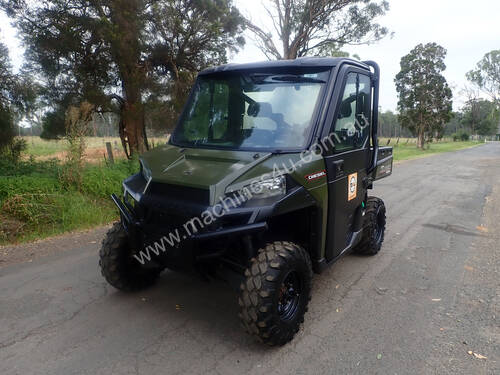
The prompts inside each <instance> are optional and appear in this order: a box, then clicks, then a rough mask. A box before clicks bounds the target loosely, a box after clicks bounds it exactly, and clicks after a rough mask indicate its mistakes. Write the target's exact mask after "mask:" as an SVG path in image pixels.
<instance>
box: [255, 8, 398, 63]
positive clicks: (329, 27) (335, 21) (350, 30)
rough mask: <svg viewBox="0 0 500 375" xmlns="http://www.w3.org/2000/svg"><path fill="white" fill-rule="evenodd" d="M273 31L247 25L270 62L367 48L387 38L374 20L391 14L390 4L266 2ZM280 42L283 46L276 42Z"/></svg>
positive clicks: (384, 29) (385, 32)
mask: <svg viewBox="0 0 500 375" xmlns="http://www.w3.org/2000/svg"><path fill="white" fill-rule="evenodd" d="M266 2H267V3H268V5H267V6H266V5H264V8H265V11H266V13H267V19H268V20H269V23H272V25H273V29H274V30H273V31H271V30H268V29H265V28H263V27H260V26H258V25H257V24H256V23H254V22H252V21H251V20H247V21H246V25H247V27H248V29H249V30H250V31H252V33H253V34H254V35H255V37H256V41H257V43H258V47H259V48H260V50H261V51H262V52H263V53H264V54H265V55H266V56H267V58H269V59H278V60H281V59H296V58H298V57H302V56H306V55H318V54H322V53H328V52H330V51H340V48H342V46H344V45H346V44H366V43H370V42H373V41H377V40H380V39H381V38H383V37H384V36H386V35H387V34H388V30H387V28H385V27H382V26H380V25H379V24H378V23H376V22H375V20H376V19H377V18H378V17H379V16H382V15H384V14H385V13H386V12H387V11H388V10H389V3H388V2H387V1H372V0H329V1H326V0H267V1H266ZM278 39H279V41H280V43H281V46H280V47H278V46H277V44H275V41H277V40H278Z"/></svg>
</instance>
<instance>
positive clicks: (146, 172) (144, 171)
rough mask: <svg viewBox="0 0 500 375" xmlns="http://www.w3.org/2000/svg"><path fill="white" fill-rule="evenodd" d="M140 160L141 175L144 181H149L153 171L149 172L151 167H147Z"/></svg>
mask: <svg viewBox="0 0 500 375" xmlns="http://www.w3.org/2000/svg"><path fill="white" fill-rule="evenodd" d="M140 162H141V174H142V177H144V179H145V180H146V181H149V180H150V179H151V176H152V175H153V173H152V172H151V169H149V168H148V167H146V165H144V162H143V161H142V160H141V161H140Z"/></svg>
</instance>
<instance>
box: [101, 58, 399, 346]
mask: <svg viewBox="0 0 500 375" xmlns="http://www.w3.org/2000/svg"><path fill="white" fill-rule="evenodd" d="M379 76H380V73H379V67H378V65H377V64H376V63H374V62H371V61H367V62H359V61H355V60H351V59H343V58H301V59H297V60H293V61H273V62H264V63H255V64H243V65H233V64H230V65H225V66H220V67H215V68H210V69H207V70H205V71H203V72H202V73H200V74H199V76H198V78H197V81H196V83H195V85H194V87H193V89H192V92H191V95H190V97H189V99H188V102H187V104H186V106H185V109H184V111H183V113H182V115H181V117H180V119H179V122H178V125H177V127H176V129H175V131H174V132H173V134H172V136H171V138H170V140H169V142H168V143H167V144H165V145H163V146H160V147H157V148H155V149H154V150H152V151H150V152H147V153H145V154H144V155H142V157H141V159H140V162H141V170H140V172H139V173H138V174H136V175H134V176H131V177H130V178H128V179H127V180H125V181H124V183H123V189H124V192H123V197H122V198H118V197H117V196H116V195H113V196H112V198H113V200H114V202H115V204H116V205H117V206H118V209H119V211H120V216H121V220H120V222H119V223H117V224H115V225H114V226H113V228H112V229H111V230H110V231H109V232H108V234H107V236H106V238H105V240H104V241H103V245H102V249H101V251H100V265H101V269H102V274H103V275H104V277H105V278H106V280H107V281H108V282H109V283H110V284H111V285H113V286H114V287H116V288H118V289H120V290H125V291H132V290H138V289H140V288H143V287H147V286H149V285H151V284H153V283H154V282H155V280H156V279H157V278H158V276H159V274H160V273H161V272H162V271H163V270H165V269H166V268H168V269H171V270H179V271H190V270H196V271H198V272H199V273H200V274H202V275H203V276H204V277H206V278H214V277H222V278H224V279H225V280H227V281H229V282H230V284H231V285H234V286H235V288H236V289H237V290H238V294H239V305H240V308H241V312H240V319H241V321H242V324H243V326H244V328H245V329H246V331H248V333H250V334H251V335H254V336H256V337H257V338H258V339H260V340H261V341H262V342H264V343H267V344H269V345H283V344H285V343H287V342H289V341H290V340H292V338H293V337H294V335H295V334H296V333H297V332H298V330H299V328H300V324H301V323H302V322H303V321H304V314H305V313H306V311H307V305H308V302H309V300H310V298H311V287H312V284H311V282H312V273H313V272H316V273H320V272H322V271H323V270H325V269H326V268H327V267H328V266H329V265H331V264H333V263H334V262H335V261H336V260H338V259H339V258H340V257H341V256H342V255H344V254H346V253H348V252H349V251H351V250H353V251H355V252H357V253H359V254H366V255H375V254H377V253H378V252H379V250H380V247H381V245H382V242H383V240H384V230H385V224H386V216H385V206H384V203H383V201H382V200H381V199H379V198H375V197H369V196H368V190H369V189H371V188H372V186H373V183H374V181H376V180H378V179H380V178H383V177H386V176H389V175H390V174H391V173H392V148H390V147H384V148H380V147H379V146H378V142H377V119H378V104H379V99H378V98H379V95H378V93H379Z"/></svg>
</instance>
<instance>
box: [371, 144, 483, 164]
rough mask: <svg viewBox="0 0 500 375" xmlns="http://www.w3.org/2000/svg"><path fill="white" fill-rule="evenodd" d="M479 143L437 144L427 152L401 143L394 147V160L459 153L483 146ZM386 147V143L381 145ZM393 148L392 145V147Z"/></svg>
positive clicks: (429, 146) (431, 145)
mask: <svg viewBox="0 0 500 375" xmlns="http://www.w3.org/2000/svg"><path fill="white" fill-rule="evenodd" d="M481 143H482V142H479V141H477V142H476V141H469V142H437V143H431V144H429V145H426V149H425V150H420V149H418V148H417V147H416V146H415V144H414V143H408V144H404V143H400V144H397V145H392V146H393V147H394V160H395V161H402V160H410V159H416V158H422V157H426V156H431V155H435V154H440V153H442V152H450V151H458V150H462V149H464V148H469V147H473V146H476V145H479V144H481ZM380 144H381V145H384V144H385V143H384V142H381V143H380ZM390 146H391V145H390Z"/></svg>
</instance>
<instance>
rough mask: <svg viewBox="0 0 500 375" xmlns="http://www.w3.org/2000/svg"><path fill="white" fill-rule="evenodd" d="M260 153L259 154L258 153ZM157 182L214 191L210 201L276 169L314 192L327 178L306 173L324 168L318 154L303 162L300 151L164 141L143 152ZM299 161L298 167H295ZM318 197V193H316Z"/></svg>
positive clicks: (143, 158)
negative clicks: (235, 148)
mask: <svg viewBox="0 0 500 375" xmlns="http://www.w3.org/2000/svg"><path fill="white" fill-rule="evenodd" d="M257 155H258V156H257ZM141 160H142V162H143V164H144V166H145V167H147V168H148V169H149V170H151V173H152V179H153V181H154V182H160V183H165V184H173V185H181V186H188V187H193V188H198V189H206V190H209V191H210V204H212V205H213V204H215V203H216V202H217V201H218V199H219V198H222V197H223V196H224V194H225V192H226V189H227V188H228V187H229V186H231V189H240V188H242V187H244V186H246V185H248V184H250V183H251V182H253V181H258V180H259V179H260V177H262V176H267V177H266V178H271V177H272V176H273V172H277V171H278V172H280V174H281V173H289V174H290V176H291V177H292V178H293V179H295V180H296V181H297V182H298V183H299V184H300V185H303V186H304V187H305V188H306V189H308V190H310V191H311V193H312V194H313V195H315V194H314V193H316V192H317V190H316V189H317V188H318V187H322V186H326V184H325V183H326V179H325V178H323V179H319V180H314V181H308V180H307V179H306V178H305V176H306V175H308V174H310V173H316V172H320V171H322V170H323V171H324V169H325V165H324V160H323V158H322V157H321V156H315V157H313V158H312V160H311V161H310V162H309V163H306V164H304V165H301V164H300V163H299V161H300V154H299V153H293V154H274V155H273V154H271V153H256V152H246V151H230V150H215V149H201V148H198V149H194V148H185V149H184V148H179V147H177V146H173V145H169V144H167V145H164V146H160V147H157V148H155V149H154V150H152V151H150V152H147V153H145V154H144V155H142V157H141ZM293 164H296V165H297V167H296V168H292V166H293ZM316 198H318V197H316Z"/></svg>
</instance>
